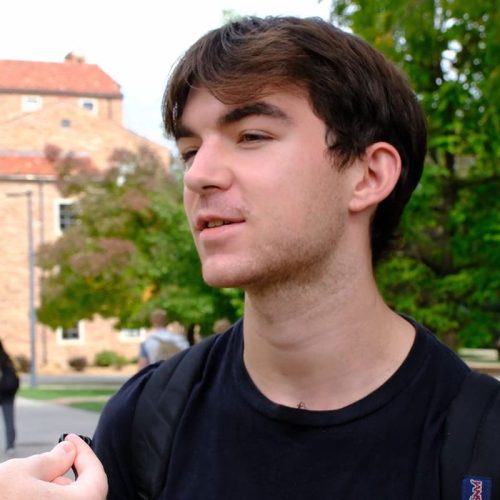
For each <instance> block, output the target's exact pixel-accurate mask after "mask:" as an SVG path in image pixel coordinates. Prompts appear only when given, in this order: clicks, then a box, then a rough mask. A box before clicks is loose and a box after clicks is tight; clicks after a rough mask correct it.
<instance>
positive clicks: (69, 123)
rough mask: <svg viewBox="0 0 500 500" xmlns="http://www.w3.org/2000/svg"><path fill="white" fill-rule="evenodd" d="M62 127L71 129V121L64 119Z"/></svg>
mask: <svg viewBox="0 0 500 500" xmlns="http://www.w3.org/2000/svg"><path fill="white" fill-rule="evenodd" d="M61 127H62V128H70V127H71V120H68V119H67V118H63V119H62V120H61Z"/></svg>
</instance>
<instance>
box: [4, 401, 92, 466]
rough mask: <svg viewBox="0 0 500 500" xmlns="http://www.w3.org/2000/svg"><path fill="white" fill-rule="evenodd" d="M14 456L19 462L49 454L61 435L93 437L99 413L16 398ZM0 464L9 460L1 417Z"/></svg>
mask: <svg viewBox="0 0 500 500" xmlns="http://www.w3.org/2000/svg"><path fill="white" fill-rule="evenodd" d="M15 405H16V407H15V419H16V431H17V439H16V453H15V457H17V458H21V457H26V456H28V455H33V454H34V453H41V452H44V451H48V450H50V449H51V448H52V447H53V446H54V445H55V444H56V443H57V441H58V439H59V436H60V435H61V434H63V433H64V432H74V433H76V434H83V435H86V436H92V435H93V433H94V429H95V427H96V425H97V420H98V419H99V413H96V412H91V411H86V410H79V409H76V408H69V407H66V406H63V405H58V404H53V403H47V402H45V401H35V400H32V399H24V398H20V397H18V398H16V403H15ZM0 422H1V423H0V462H3V461H4V460H7V459H8V458H13V457H6V456H5V454H4V450H5V429H4V425H3V418H1V417H0Z"/></svg>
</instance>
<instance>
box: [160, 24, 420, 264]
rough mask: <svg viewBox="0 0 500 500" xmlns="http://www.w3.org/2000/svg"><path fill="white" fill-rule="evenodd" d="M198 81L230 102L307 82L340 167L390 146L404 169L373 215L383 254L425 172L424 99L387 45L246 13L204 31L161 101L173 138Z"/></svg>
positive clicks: (376, 249)
mask: <svg viewBox="0 0 500 500" xmlns="http://www.w3.org/2000/svg"><path fill="white" fill-rule="evenodd" d="M194 86H200V87H206V88H207V89H208V90H210V92H212V94H213V95H214V96H215V97H216V98H218V99H219V100H221V101H222V102H225V103H228V104H238V103H240V102H243V101H244V102H248V101H251V100H253V99H258V98H260V97H262V96H263V95H265V94H266V93H269V92H272V91H276V90H279V89H280V88H284V89H289V88H290V86H296V87H298V88H302V89H305V90H306V91H307V93H308V96H309V100H310V102H311V106H312V108H313V111H314V112H315V114H316V115H317V116H318V117H320V118H321V119H322V120H323V121H324V122H325V124H326V126H327V130H328V132H327V137H326V138H325V141H326V146H327V147H328V150H329V151H330V152H331V153H332V154H333V155H334V157H335V158H336V159H338V163H339V166H340V168H343V167H345V166H346V165H348V164H349V163H351V162H352V161H353V160H354V159H355V158H359V157H362V156H363V154H364V152H365V150H366V148H367V147H368V146H369V145H370V144H373V143H375V142H378V141H385V142H388V143H390V144H392V145H393V146H394V147H395V148H396V149H397V151H398V152H399V155H400V156H401V161H402V172H401V176H400V179H399V181H398V183H397V185H396V187H395V188H394V190H393V192H392V193H391V194H390V195H389V197H388V198H387V199H385V200H384V201H383V202H381V203H380V204H379V206H378V207H377V210H376V213H375V216H374V219H373V221H372V225H371V242H372V254H373V260H374V261H377V260H378V259H379V257H380V256H381V254H382V253H383V251H384V250H385V249H386V248H387V247H388V246H389V243H390V241H391V239H392V236H393V233H394V231H395V229H396V227H397V225H398V223H399V219H400V217H401V214H402V212H403V209H404V207H405V205H406V203H407V202H408V200H409V199H410V196H411V193H412V192H413V190H414V189H415V187H416V185H417V184H418V182H419V180H420V177H421V175H422V168H423V162H424V158H425V151H426V123H425V118H424V115H423V112H422V110H421V108H420V105H419V103H418V100H417V98H416V96H415V94H414V92H413V91H412V90H411V88H410V86H409V85H408V83H407V82H406V80H405V78H404V77H403V76H402V75H401V74H400V73H399V71H398V70H397V69H396V68H395V67H394V66H393V65H392V64H391V63H390V62H389V61H388V60H387V59H386V58H385V57H384V56H383V55H382V54H381V53H379V52H377V51H376V50H375V49H374V48H373V47H371V46H370V45H369V44H368V43H366V42H364V41H363V40H361V39H360V38H358V37H356V36H354V35H351V34H349V33H346V32H344V31H342V30H340V29H338V28H336V27H334V26H333V25H331V24H330V23H328V22H326V21H324V20H322V19H319V18H308V19H299V18H295V17H268V18H265V19H261V18H256V17H247V18H243V19H240V20H237V21H234V22H230V23H228V24H226V25H224V26H222V27H220V28H218V29H215V30H212V31H210V32H208V33H207V34H206V35H204V36H203V37H202V38H200V39H199V40H198V41H197V42H196V43H195V44H194V45H193V46H192V47H191V48H190V49H189V50H188V51H187V52H186V54H185V55H184V56H183V58H182V59H181V60H180V62H179V63H178V65H177V66H176V68H175V70H174V72H173V74H172V75H171V77H170V80H169V83H168V85H167V88H166V90H165V95H164V101H163V119H164V124H165V129H166V131H167V133H168V134H169V135H171V136H173V137H176V136H177V131H178V125H179V123H178V122H179V119H180V118H181V117H182V113H183V111H184V106H185V104H186V101H187V98H188V95H189V91H190V89H191V88H193V87H194Z"/></svg>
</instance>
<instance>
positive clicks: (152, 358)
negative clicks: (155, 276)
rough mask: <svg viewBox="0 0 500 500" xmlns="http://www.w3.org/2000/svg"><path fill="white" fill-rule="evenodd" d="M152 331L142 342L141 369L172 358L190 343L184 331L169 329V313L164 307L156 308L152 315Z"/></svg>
mask: <svg viewBox="0 0 500 500" xmlns="http://www.w3.org/2000/svg"><path fill="white" fill-rule="evenodd" d="M150 322H151V332H150V334H149V336H148V338H147V339H146V340H145V341H144V342H143V343H142V344H141V347H140V352H139V363H138V364H139V369H140V370H141V369H142V368H144V367H146V366H148V365H150V364H152V363H156V362H157V361H161V360H164V359H168V358H171V357H172V356H173V355H174V354H176V353H178V352H179V351H182V350H183V349H187V348H188V347H189V343H188V341H187V339H186V338H185V337H184V335H183V334H182V332H176V331H173V330H171V329H167V323H168V315H167V313H166V311H164V310H163V309H155V310H154V311H153V312H152V313H151V316H150Z"/></svg>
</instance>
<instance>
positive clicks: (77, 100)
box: [0, 93, 123, 125]
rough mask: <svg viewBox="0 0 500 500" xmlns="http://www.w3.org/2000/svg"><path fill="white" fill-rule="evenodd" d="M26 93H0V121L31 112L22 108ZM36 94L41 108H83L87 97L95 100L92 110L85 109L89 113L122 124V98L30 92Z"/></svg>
mask: <svg viewBox="0 0 500 500" xmlns="http://www.w3.org/2000/svg"><path fill="white" fill-rule="evenodd" d="M26 95H27V94H2V93H0V123H2V122H7V121H10V120H13V119H16V118H19V117H20V116H23V115H25V114H29V113H32V112H34V111H24V110H23V104H22V102H23V96H26ZM30 95H38V96H39V97H40V98H41V108H40V110H44V109H51V108H54V107H59V106H64V107H68V108H75V109H84V108H83V107H82V99H88V100H92V101H93V102H95V104H96V105H95V108H94V109H93V110H85V111H86V112H87V113H88V114H89V115H91V116H95V117H96V118H99V119H104V120H112V121H113V122H115V123H117V124H118V125H121V124H122V120H123V110H122V99H118V98H115V99H111V98H107V97H106V98H104V97H99V98H95V97H90V96H89V97H77V96H64V95H60V96H58V95H55V96H54V95H41V94H30Z"/></svg>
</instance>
